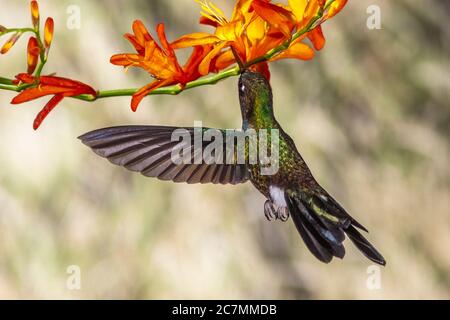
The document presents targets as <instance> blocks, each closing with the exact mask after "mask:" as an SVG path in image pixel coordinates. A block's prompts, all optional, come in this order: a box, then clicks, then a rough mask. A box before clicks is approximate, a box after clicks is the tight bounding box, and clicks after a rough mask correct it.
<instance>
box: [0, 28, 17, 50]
mask: <svg viewBox="0 0 450 320" xmlns="http://www.w3.org/2000/svg"><path fill="white" fill-rule="evenodd" d="M21 35H22V33H20V32H17V33H15V34H13V35H12V36H11V38H9V40H8V41H6V43H5V44H4V45H3V47H2V49H1V50H0V53H1V54H5V53H7V52H8V51H9V50H10V49H11V48H12V47H13V46H14V45H15V44H16V42H17V40H19V38H20V36H21Z"/></svg>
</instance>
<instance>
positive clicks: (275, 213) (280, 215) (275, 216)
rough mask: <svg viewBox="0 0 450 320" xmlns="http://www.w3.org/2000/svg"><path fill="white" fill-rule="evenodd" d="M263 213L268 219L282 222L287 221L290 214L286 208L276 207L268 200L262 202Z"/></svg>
mask: <svg viewBox="0 0 450 320" xmlns="http://www.w3.org/2000/svg"><path fill="white" fill-rule="evenodd" d="M264 215H265V216H266V219H267V220H268V221H274V220H281V221H282V222H286V221H288V219H289V216H290V215H289V210H288V208H285V207H279V208H278V209H276V208H275V206H274V205H273V203H272V202H271V201H270V200H267V201H266V202H265V203H264Z"/></svg>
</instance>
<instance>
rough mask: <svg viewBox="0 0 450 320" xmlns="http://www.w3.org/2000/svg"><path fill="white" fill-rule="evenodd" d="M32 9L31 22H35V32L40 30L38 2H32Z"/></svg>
mask: <svg viewBox="0 0 450 320" xmlns="http://www.w3.org/2000/svg"><path fill="white" fill-rule="evenodd" d="M30 9H31V21H32V22H33V27H34V30H38V29H39V5H38V3H37V1H35V0H33V1H31V2H30Z"/></svg>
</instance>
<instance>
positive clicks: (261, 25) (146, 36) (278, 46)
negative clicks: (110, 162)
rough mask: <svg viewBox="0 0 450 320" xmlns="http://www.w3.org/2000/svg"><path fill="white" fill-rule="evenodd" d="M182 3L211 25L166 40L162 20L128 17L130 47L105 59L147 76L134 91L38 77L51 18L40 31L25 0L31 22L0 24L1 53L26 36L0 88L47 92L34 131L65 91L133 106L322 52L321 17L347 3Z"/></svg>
mask: <svg viewBox="0 0 450 320" xmlns="http://www.w3.org/2000/svg"><path fill="white" fill-rule="evenodd" d="M186 1H192V2H194V1H195V2H197V4H198V5H199V8H200V9H201V10H200V11H201V17H200V21H199V22H200V24H202V25H207V26H210V27H212V28H213V30H212V31H211V32H209V33H207V32H194V33H189V34H185V35H182V36H181V37H179V38H178V39H175V40H174V41H169V40H168V39H167V37H166V34H165V31H164V24H158V25H157V26H156V35H157V37H156V38H155V37H153V36H152V35H151V34H150V32H149V31H148V30H147V28H146V27H145V25H144V23H143V22H141V21H139V20H137V21H135V22H134V23H133V26H132V30H133V33H132V34H131V33H127V34H126V35H125V38H126V39H127V40H128V41H129V42H130V43H131V44H132V45H133V47H134V49H135V51H136V52H135V53H123V54H116V55H114V56H112V57H111V60H110V61H111V63H112V64H114V65H118V66H122V67H125V68H130V67H138V68H142V69H144V70H145V71H147V72H148V73H149V74H150V75H151V76H152V77H153V79H154V80H153V81H152V82H150V83H149V84H147V85H145V86H143V87H142V88H141V89H139V90H136V89H117V90H107V91H96V90H94V89H93V88H92V87H91V86H89V85H87V84H85V83H82V82H79V81H76V80H71V79H67V78H62V77H57V76H55V75H54V74H51V75H42V71H43V69H44V66H45V64H46V62H47V59H48V55H49V51H50V47H51V45H52V40H53V35H54V22H53V19H52V18H47V19H46V21H45V24H44V29H43V30H41V24H40V13H39V6H38V2H37V1H36V0H32V1H30V9H31V22H32V26H31V27H27V28H7V27H4V26H2V25H0V37H2V36H6V35H10V38H9V39H8V40H7V41H6V43H4V45H3V46H2V47H0V54H6V53H7V52H9V51H10V50H11V48H12V47H13V46H14V44H15V43H16V42H17V41H18V40H19V39H20V38H22V37H23V36H24V35H25V34H27V35H30V37H29V39H28V46H27V54H26V56H27V59H26V61H27V68H26V72H22V73H19V74H17V75H16V76H15V77H14V79H9V78H4V77H0V90H9V91H15V92H18V95H17V96H16V97H14V98H13V99H12V101H11V103H12V104H20V103H24V102H28V101H30V100H34V99H38V98H41V97H44V96H52V98H51V99H50V100H49V101H48V103H47V104H46V105H45V106H44V108H43V109H42V110H41V112H40V113H39V114H38V116H37V117H36V119H35V121H34V125H33V127H34V129H37V128H38V127H39V126H40V125H41V123H42V121H43V120H44V119H45V117H46V116H47V115H48V114H49V113H50V112H51V111H52V110H53V109H54V108H55V107H56V106H57V105H58V104H59V103H60V102H61V101H62V100H63V99H64V98H66V97H72V98H77V99H80V100H84V101H94V100H96V99H99V98H106V97H114V96H123V95H129V96H131V95H132V100H131V108H132V110H133V111H136V110H137V108H138V106H139V104H140V103H141V101H142V99H143V98H144V97H146V96H147V95H149V94H152V93H153V94H156V93H165V94H177V93H179V92H181V91H182V90H185V89H188V88H193V87H198V86H202V85H207V84H214V83H216V82H218V81H220V80H223V79H225V78H228V77H230V76H235V75H238V74H239V73H240V72H241V71H242V70H245V69H251V70H254V71H258V72H260V73H262V74H264V75H265V76H266V77H267V79H270V71H269V63H270V62H272V61H276V60H280V59H286V58H293V59H300V60H309V59H312V58H313V57H314V55H315V50H321V49H322V48H323V47H324V45H325V38H324V35H323V32H322V23H323V22H325V21H326V20H328V19H330V18H332V17H333V16H335V15H336V14H337V13H338V12H340V11H341V10H342V8H343V7H344V6H345V4H346V3H347V0H287V4H286V5H283V4H280V3H276V2H275V1H278V0H236V3H235V5H234V9H233V12H232V15H231V17H227V16H226V15H225V14H224V12H223V11H222V10H221V9H219V8H218V7H217V6H215V5H214V4H213V3H212V2H211V1H209V0H186ZM182 49H190V50H191V54H190V56H189V58H188V59H187V61H186V62H185V63H181V62H180V61H179V60H178V57H177V54H176V51H177V50H182ZM235 64H237V66H236V65H235ZM209 74H212V75H210V76H208V75H209Z"/></svg>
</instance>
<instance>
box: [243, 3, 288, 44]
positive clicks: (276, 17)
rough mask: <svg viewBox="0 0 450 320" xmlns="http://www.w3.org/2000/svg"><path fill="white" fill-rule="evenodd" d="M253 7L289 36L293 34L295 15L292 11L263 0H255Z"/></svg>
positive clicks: (268, 21)
mask: <svg viewBox="0 0 450 320" xmlns="http://www.w3.org/2000/svg"><path fill="white" fill-rule="evenodd" d="M252 7H253V8H254V9H255V11H256V13H257V14H258V15H259V16H260V17H261V18H263V19H264V20H265V21H267V23H269V24H270V25H272V26H273V27H275V28H276V29H278V30H280V31H281V32H283V34H285V35H286V36H288V37H289V36H290V35H291V31H292V29H293V27H294V17H293V16H292V14H291V12H289V11H288V10H286V9H284V8H282V7H281V6H277V5H274V4H272V3H269V2H265V1H262V0H254V1H253V3H252Z"/></svg>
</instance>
